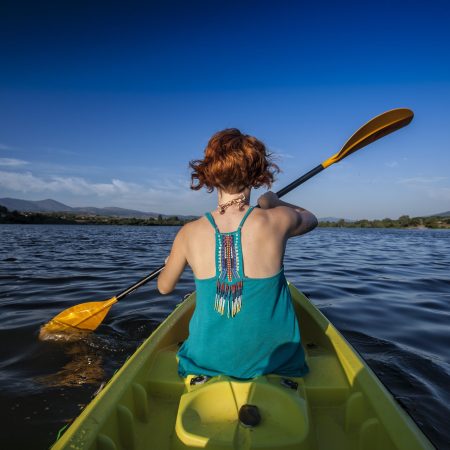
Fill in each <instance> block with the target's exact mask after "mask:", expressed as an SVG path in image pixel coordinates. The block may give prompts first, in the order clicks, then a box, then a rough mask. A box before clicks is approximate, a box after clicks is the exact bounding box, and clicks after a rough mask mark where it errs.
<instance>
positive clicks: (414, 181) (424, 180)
mask: <svg viewBox="0 0 450 450" xmlns="http://www.w3.org/2000/svg"><path fill="white" fill-rule="evenodd" d="M444 180H448V177H439V176H436V177H413V178H402V179H400V180H398V183H400V184H406V185H409V186H417V185H422V186H423V185H424V184H433V183H438V182H440V181H444Z"/></svg>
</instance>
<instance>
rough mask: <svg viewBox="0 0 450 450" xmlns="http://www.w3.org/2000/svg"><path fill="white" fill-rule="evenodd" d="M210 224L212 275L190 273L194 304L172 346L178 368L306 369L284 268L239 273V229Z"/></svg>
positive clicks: (239, 374)
mask: <svg viewBox="0 0 450 450" xmlns="http://www.w3.org/2000/svg"><path fill="white" fill-rule="evenodd" d="M252 210H253V207H249V209H248V210H247V212H246V214H245V215H244V217H243V218H242V221H241V223H240V224H239V227H238V229H237V230H236V231H233V232H229V233H221V232H220V231H219V229H218V228H217V225H216V223H215V222H214V219H213V217H212V215H211V214H210V213H206V217H207V219H208V220H209V222H210V223H211V225H212V226H213V227H214V229H215V236H216V248H215V254H216V259H215V261H216V274H215V276H214V277H211V278H206V279H198V278H195V286H196V291H197V292H196V306H195V310H194V313H193V315H192V318H191V321H190V323H189V337H188V338H187V339H186V340H185V341H184V342H183V344H182V345H181V347H180V348H179V350H178V353H177V357H178V373H179V375H180V376H182V377H186V376H187V375H209V376H215V375H228V376H231V377H235V378H239V379H249V378H254V377H257V376H259V375H264V374H269V373H274V374H278V375H286V376H293V377H300V376H303V375H305V374H306V373H307V372H308V366H307V364H306V362H305V354H304V351H303V347H302V344H301V340H300V330H299V325H298V321H297V317H296V315H295V311H294V308H293V305H292V300H291V295H290V292H289V288H288V285H287V281H286V277H285V275H284V270H283V268H281V270H280V271H279V272H278V273H277V274H276V275H273V276H271V277H266V278H249V277H246V276H245V272H244V265H243V258H242V246H241V229H242V226H243V225H244V222H245V220H246V218H247V217H248V215H249V214H250V213H251V211H252Z"/></svg>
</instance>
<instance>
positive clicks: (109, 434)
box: [53, 285, 434, 450]
mask: <svg viewBox="0 0 450 450" xmlns="http://www.w3.org/2000/svg"><path fill="white" fill-rule="evenodd" d="M290 290H291V294H292V300H293V304H294V307H295V310H296V314H297V317H298V319H299V322H300V328H301V332H302V341H303V344H304V347H305V351H306V355H307V361H308V365H309V367H310V373H309V374H308V375H306V376H305V377H304V378H293V377H289V378H286V377H283V376H278V375H272V374H271V375H266V376H261V377H258V378H255V379H252V380H251V381H241V380H236V379H234V378H230V377H227V376H218V377H213V378H210V379H201V377H192V376H190V377H188V378H187V379H182V378H180V377H179V375H178V373H177V360H176V353H177V350H178V348H179V345H180V343H181V342H182V341H184V340H185V339H186V338H187V335H188V325H189V319H190V317H191V315H192V313H193V310H194V307H195V293H193V294H192V295H190V296H189V297H188V298H187V299H186V300H185V301H184V302H183V303H181V304H180V305H178V306H177V307H176V308H175V310H174V311H173V312H172V313H171V314H170V316H169V317H168V318H167V319H166V320H165V321H164V322H163V323H162V324H161V325H160V326H159V327H158V329H157V330H156V331H155V332H154V333H153V334H152V335H151V336H150V337H149V338H148V339H147V340H146V341H145V342H144V343H143V344H142V345H141V346H140V347H139V348H138V349H137V351H136V352H135V353H134V355H133V356H132V357H131V358H130V359H128V361H127V362H126V363H125V364H124V365H123V366H122V368H121V369H120V370H119V371H118V372H117V373H116V374H115V375H114V377H113V378H112V379H111V381H110V382H109V383H108V384H107V385H106V386H105V388H104V389H103V390H102V391H101V392H100V393H99V394H98V395H97V397H96V398H95V399H94V400H93V401H92V402H91V403H90V404H89V405H88V406H87V407H86V408H85V409H84V411H83V412H82V413H81V414H80V416H79V417H78V418H77V419H76V420H75V421H74V422H73V424H72V425H71V426H70V427H69V428H68V429H67V431H66V432H65V433H64V434H63V436H62V437H61V438H60V439H59V440H58V441H57V442H56V443H55V445H54V446H53V449H54V450H58V449H70V450H75V449H79V450H81V449H89V450H119V449H124V450H125V449H126V450H141V449H146V450H169V449H171V450H185V449H202V448H207V449H208V450H226V449H235V450H250V449H266V450H269V449H273V450H281V449H283V450H316V449H318V450H319V449H323V450H325V449H326V450H332V449H343V450H344V449H345V450H352V449H355V450H356V449H358V450H376V449H379V450H391V449H392V450H394V449H402V450H416V449H433V448H434V447H433V445H432V444H431V443H430V441H429V440H428V439H427V438H426V436H425V435H424V434H423V433H422V432H421V431H420V429H419V428H418V427H417V425H416V424H415V423H414V422H413V420H412V419H411V418H410V417H409V416H408V414H407V413H406V412H405V411H403V409H402V408H401V407H400V406H399V405H398V404H397V402H396V401H395V400H394V398H393V397H392V395H391V394H390V393H389V392H388V391H387V390H386V388H385V387H384V386H383V385H382V384H381V383H380V381H379V380H378V378H377V377H376V376H375V375H374V373H373V372H372V370H371V369H370V368H369V367H368V366H367V364H366V363H365V362H364V361H363V360H362V359H361V358H360V356H358V354H357V353H356V351H355V350H354V349H353V348H352V347H351V346H350V344H349V343H348V342H347V341H346V340H345V339H344V338H343V336H342V335H341V334H340V333H339V332H338V331H337V330H336V329H335V328H334V326H333V325H332V324H331V323H330V322H329V321H328V320H327V319H326V318H325V317H324V316H323V315H322V314H321V313H320V312H319V310H318V309H317V308H316V307H315V306H314V305H313V304H312V303H311V302H310V301H309V300H308V299H307V298H306V297H305V296H304V295H303V294H302V293H301V292H300V291H298V290H297V289H296V288H295V287H294V286H293V285H290Z"/></svg>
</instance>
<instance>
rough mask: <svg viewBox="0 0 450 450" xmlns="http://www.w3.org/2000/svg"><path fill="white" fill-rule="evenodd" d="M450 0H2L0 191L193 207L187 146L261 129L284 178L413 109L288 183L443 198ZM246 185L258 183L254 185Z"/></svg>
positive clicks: (359, 210) (449, 150)
mask: <svg viewBox="0 0 450 450" xmlns="http://www.w3.org/2000/svg"><path fill="white" fill-rule="evenodd" d="M448 23H450V6H448V5H447V3H446V2H444V1H431V2H428V3H427V4H426V5H425V3H423V2H413V1H410V2H395V1H389V2H388V1H378V2H377V3H376V7H375V5H374V4H370V3H367V4H365V3H364V4H363V2H358V3H356V2H316V4H312V2H301V1H297V2H293V1H277V2H264V1H258V2H256V1H246V2H233V1H227V2H224V1H215V2H200V1H192V2H178V1H177V2H175V1H165V2H162V1H161V2H142V3H137V2H114V1H112V2H95V1H91V2H83V1H77V2H75V1H68V2H45V1H43V2H21V1H15V2H5V1H3V2H2V3H1V6H0V65H1V67H0V105H1V108H0V197H16V198H24V199H30V200H38V199H44V198H53V199H55V200H59V201H62V202H64V203H67V204H69V205H72V206H88V205H93V206H121V207H127V208H136V209H140V210H145V211H156V212H162V213H174V214H177V213H178V214H201V213H203V212H204V211H206V210H208V209H212V208H214V207H215V197H214V195H208V194H206V193H199V192H192V191H190V190H189V188H188V186H189V170H188V162H189V160H190V159H194V158H199V157H201V155H202V152H203V149H204V146H205V145H206V143H207V141H208V138H209V137H210V136H211V134H212V133H214V132H215V131H217V130H219V129H223V128H226V127H238V128H240V129H241V130H242V131H244V132H246V133H248V134H253V135H255V136H257V137H258V138H260V139H261V140H263V141H264V142H265V143H266V144H267V146H268V147H269V149H270V150H271V151H273V152H274V154H275V155H276V158H277V162H278V163H279V165H280V166H281V168H282V169H283V173H282V174H280V176H279V177H278V180H277V182H276V184H275V185H274V187H273V190H275V191H276V190H278V189H281V188H282V187H283V186H284V185H286V184H288V183H289V182H290V181H292V180H293V179H295V178H297V177H298V176H300V175H302V174H303V173H305V172H306V171H308V170H310V169H311V168H312V167H314V166H316V165H317V164H318V163H320V162H322V161H323V160H325V159H326V158H328V157H329V156H330V155H331V154H333V153H335V152H336V151H338V150H339V149H340V148H341V146H342V145H343V144H344V143H345V141H346V140H347V139H348V138H349V137H350V136H351V135H352V134H353V132H354V131H356V129H357V128H359V127H360V126H361V125H362V124H363V123H365V122H366V121H368V120H370V119H371V118H372V117H374V116H376V115H378V114H380V113H381V112H383V111H386V110H389V109H392V108H396V107H408V108H411V109H412V110H413V111H414V113H415V118H414V120H413V122H412V123H411V125H409V126H408V127H407V128H404V129H402V130H400V131H398V132H396V133H395V134H392V135H389V136H387V137H385V138H383V139H382V140H380V141H377V142H376V143H374V144H371V145H370V146H368V147H367V148H365V149H363V150H360V151H359V152H357V153H356V154H355V155H352V156H351V157H349V158H348V159H346V160H345V161H343V162H341V163H339V164H336V165H334V166H332V167H330V168H329V169H327V170H326V171H324V172H322V173H321V174H320V175H318V176H316V177H315V178H314V179H312V180H310V181H309V182H308V183H307V184H305V185H303V186H302V187H300V188H298V189H297V190H295V191H294V192H292V193H291V194H289V195H288V196H287V197H286V200H287V201H290V202H294V203H295V202H296V203H299V204H301V205H302V206H304V207H306V208H308V209H310V210H311V211H313V212H315V213H316V214H317V215H318V216H320V217H324V216H337V217H347V218H363V217H366V218H383V217H393V218H396V217H398V216H400V215H402V214H409V215H425V214H432V213H437V212H441V211H447V210H450V170H449V169H450V145H449V143H450V109H449V105H450V57H449V54H450V51H449V47H450V27H449V26H448ZM253 201H255V199H253Z"/></svg>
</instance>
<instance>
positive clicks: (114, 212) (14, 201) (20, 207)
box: [0, 198, 195, 219]
mask: <svg viewBox="0 0 450 450" xmlns="http://www.w3.org/2000/svg"><path fill="white" fill-rule="evenodd" d="M0 205H2V206H5V207H6V208H8V210H9V211H14V210H15V211H20V212H70V213H73V214H90V215H95V216H108V217H128V218H131V217H134V218H138V219H148V218H151V217H158V216H159V215H161V216H162V217H170V216H169V215H167V214H159V213H156V212H143V211H137V210H135V209H126V208H118V207H116V206H107V207H105V208H95V207H93V206H82V207H72V206H68V205H65V204H64V203H61V202H57V201H56V200H52V199H46V200H36V201H34V200H21V199H18V198H0ZM178 217H180V218H183V219H192V218H194V217H195V216H181V215H178Z"/></svg>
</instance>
